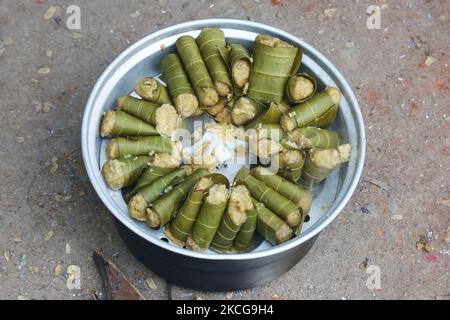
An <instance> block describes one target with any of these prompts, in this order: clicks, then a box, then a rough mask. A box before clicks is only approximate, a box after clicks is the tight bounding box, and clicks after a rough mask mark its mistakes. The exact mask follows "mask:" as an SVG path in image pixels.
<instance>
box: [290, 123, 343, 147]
mask: <svg viewBox="0 0 450 320" xmlns="http://www.w3.org/2000/svg"><path fill="white" fill-rule="evenodd" d="M339 143H340V138H339V135H338V133H337V132H336V131H332V130H325V129H320V128H315V127H305V128H297V129H295V130H294V131H292V132H289V133H288V135H287V138H286V139H285V140H283V146H285V147H287V148H292V149H296V150H308V149H315V148H318V149H328V148H337V147H338V146H339Z"/></svg>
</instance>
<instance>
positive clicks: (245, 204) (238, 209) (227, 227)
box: [211, 185, 253, 252]
mask: <svg viewBox="0 0 450 320" xmlns="http://www.w3.org/2000/svg"><path fill="white" fill-rule="evenodd" d="M251 208H253V202H252V199H251V197H250V193H249V192H248V189H247V188H246V187H245V186H244V185H238V186H236V187H234V188H233V190H232V191H231V196H230V200H229V201H228V207H227V210H226V211H225V213H224V215H223V217H222V222H221V223H220V226H219V228H218V229H217V232H216V234H215V236H214V238H213V241H212V242H211V247H212V248H214V249H215V250H217V251H220V252H229V251H230V250H231V249H232V247H233V241H234V239H235V238H236V236H237V234H238V232H239V230H240V228H241V226H242V225H243V224H244V223H245V221H246V220H247V214H246V210H250V209H251Z"/></svg>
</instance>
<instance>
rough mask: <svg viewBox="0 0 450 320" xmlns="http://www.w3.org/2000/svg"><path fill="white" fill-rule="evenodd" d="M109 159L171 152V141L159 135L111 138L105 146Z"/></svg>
mask: <svg viewBox="0 0 450 320" xmlns="http://www.w3.org/2000/svg"><path fill="white" fill-rule="evenodd" d="M107 152H108V156H109V157H110V158H111V159H115V158H125V157H130V156H143V155H150V154H153V153H171V152H172V143H171V141H170V139H169V138H164V137H161V136H150V137H139V138H135V139H127V138H113V139H111V140H110V141H109V143H108V146H107Z"/></svg>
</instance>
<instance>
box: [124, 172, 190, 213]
mask: <svg viewBox="0 0 450 320" xmlns="http://www.w3.org/2000/svg"><path fill="white" fill-rule="evenodd" d="M186 175H187V170H186V169H185V168H180V169H177V170H174V171H172V172H170V173H168V174H166V175H165V176H163V177H161V178H159V179H157V180H155V181H153V182H152V183H151V184H148V185H146V186H145V187H143V188H141V189H140V190H139V191H138V192H137V193H136V194H135V195H134V196H133V197H132V198H131V199H130V201H129V202H128V213H129V214H130V216H131V217H133V218H135V219H137V220H140V221H145V220H146V209H147V207H148V206H149V204H150V203H152V202H153V201H155V200H156V199H158V198H159V197H160V196H161V195H162V194H163V193H164V191H165V190H166V189H167V188H168V187H170V186H172V185H173V184H175V183H177V182H180V181H182V180H183V178H184V177H185V176H186Z"/></svg>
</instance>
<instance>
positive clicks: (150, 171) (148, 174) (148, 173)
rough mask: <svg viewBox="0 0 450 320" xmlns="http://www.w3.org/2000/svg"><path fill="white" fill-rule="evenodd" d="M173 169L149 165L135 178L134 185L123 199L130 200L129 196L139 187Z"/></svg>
mask: <svg viewBox="0 0 450 320" xmlns="http://www.w3.org/2000/svg"><path fill="white" fill-rule="evenodd" d="M173 170H175V169H174V168H160V167H155V166H152V165H151V166H149V167H148V168H146V169H145V170H144V172H142V175H141V176H140V177H139V179H138V180H137V182H136V184H135V185H134V188H133V190H131V191H130V192H128V193H127V194H126V196H125V200H126V201H127V202H128V201H130V199H131V197H132V196H134V195H135V194H136V193H137V192H138V191H139V190H140V189H141V188H143V187H145V186H147V185H149V184H151V183H152V182H153V181H155V180H157V179H159V178H161V177H163V176H165V175H166V174H168V173H169V172H172V171H173Z"/></svg>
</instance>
